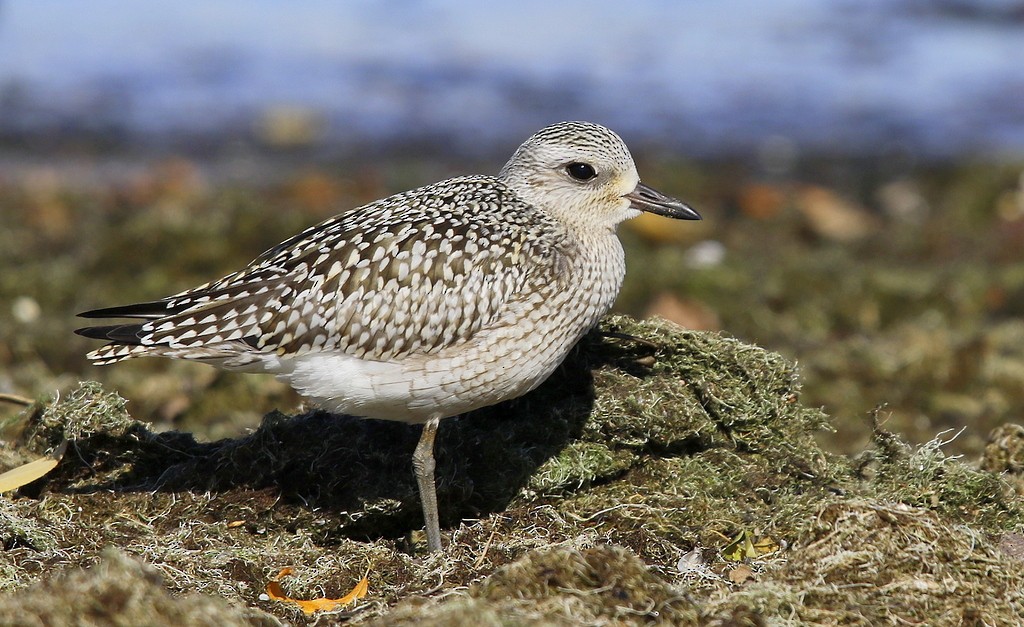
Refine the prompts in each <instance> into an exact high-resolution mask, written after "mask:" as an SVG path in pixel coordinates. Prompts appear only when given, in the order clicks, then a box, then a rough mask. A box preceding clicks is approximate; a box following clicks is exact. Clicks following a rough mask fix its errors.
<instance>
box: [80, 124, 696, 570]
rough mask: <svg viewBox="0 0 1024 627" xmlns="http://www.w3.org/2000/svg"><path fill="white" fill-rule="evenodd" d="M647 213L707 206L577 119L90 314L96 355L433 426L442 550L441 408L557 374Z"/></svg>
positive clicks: (428, 430) (427, 474) (472, 405)
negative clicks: (225, 374)
mask: <svg viewBox="0 0 1024 627" xmlns="http://www.w3.org/2000/svg"><path fill="white" fill-rule="evenodd" d="M643 212H649V213H653V214H658V215H661V216H666V217H668V218H675V219H682V220H700V219H701V216H700V214H698V213H697V211H695V210H694V209H692V208H691V207H689V206H688V205H686V204H685V203H683V202H682V201H679V200H677V199H675V198H672V197H670V196H667V195H665V194H663V193H661V192H659V191H657V190H655V189H653V188H651V187H649V186H647V185H645V184H643V183H641V182H640V177H639V175H638V174H637V169H636V166H635V164H634V162H633V158H632V156H631V154H630V152H629V150H628V148H627V147H626V144H625V143H624V142H623V140H622V139H621V138H620V137H619V136H618V135H617V134H616V133H615V132H613V131H612V130H610V129H608V128H606V127H604V126H601V125H598V124H594V123H591V122H561V123H557V124H552V125H550V126H547V127H545V128H543V129H541V130H539V131H537V132H536V133H534V134H533V135H532V136H530V137H529V138H528V139H527V140H526V141H525V142H523V143H522V145H520V146H519V148H518V149H516V150H515V152H514V153H513V155H512V157H511V158H510V159H509V160H508V162H507V163H506V164H505V165H504V166H503V167H502V168H501V169H500V171H499V172H498V174H497V176H489V175H469V176H460V177H455V178H451V179H448V180H444V181H441V182H439V183H434V184H432V185H426V186H424V187H419V188H417V189H413V190H411V191H406V192H403V193H398V194H395V195H393V196H389V197H387V198H384V199H382V200H377V201H375V202H371V203H369V204H366V205H363V206H361V207H358V208H355V209H351V210H349V211H344V212H342V213H340V214H338V215H336V216H334V217H331V218H329V219H327V220H325V221H323V222H320V223H319V224H316V225H314V226H311V227H309V228H307V229H305V230H304V231H302V232H300V233H299V234H297V235H295V236H294V237H291V238H289V239H286V240H285V241H283V242H281V243H280V244H278V245H277V246H274V247H273V248H271V249H269V250H267V251H266V252H264V253H263V254H261V255H259V256H258V257H257V258H256V259H254V260H253V261H252V262H251V263H250V264H249V265H247V266H246V267H245V268H243V269H241V270H239V271H237V272H232V273H230V274H228V275H226V276H224V277H222V278H220V279H217V280H215V281H211V282H209V283H206V284H203V285H200V286H198V287H195V288H192V289H189V290H186V291H183V292H180V293H178V294H174V295H172V296H168V297H166V298H162V299H160V300H156V301H151V302H143V303H138V304H133V305H127V306H119V307H108V308H103V309H94V310H91V311H86V312H83V313H81V314H78V315H79V316H81V317H84V318H128V319H131V320H132V321H131V322H126V323H120V324H112V325H104V326H89V327H85V328H81V329H77V330H76V331H75V332H76V333H78V334H79V335H83V336H85V337H88V338H93V339H101V340H107V342H108V343H107V344H105V345H103V346H101V347H100V348H98V349H96V350H93V351H92V352H90V353H89V354H88V358H89V359H90V361H91V362H92V363H93V364H95V365H107V364H113V363H115V362H119V361H122V360H125V359H129V358H134V357H143V356H159V357H169V358H175V359H186V360H191V361H196V362H203V363H207V364H211V365H213V366H217V367H220V368H223V369H227V370H233V371H240V372H257V373H271V374H273V375H276V377H277V378H278V379H280V380H282V381H284V382H286V383H288V384H289V385H291V386H292V387H293V388H294V389H295V390H296V391H297V392H298V393H299V394H300V395H302V396H303V397H305V398H306V399H308V400H310V401H311V402H312V403H314V404H315V405H318V406H320V407H321V408H323V409H325V410H327V411H329V412H332V413H336V414H348V415H352V416H358V417H362V418H374V419H383V420H393V421H401V422H406V423H412V424H416V423H419V424H422V425H423V427H422V431H421V434H420V437H419V440H418V442H417V445H416V448H415V450H414V452H413V456H412V466H413V471H414V475H415V478H416V483H417V488H418V492H419V497H420V502H421V506H422V509H423V518H424V524H425V528H426V535H427V548H428V551H430V552H434V551H439V550H441V549H442V541H441V531H440V525H439V522H438V509H437V496H436V485H435V479H434V466H435V459H434V440H435V436H436V433H437V429H438V425H439V424H440V421H441V420H443V419H445V418H449V417H453V416H458V415H462V414H465V413H467V412H470V411H472V410H475V409H478V408H481V407H486V406H490V405H494V404H497V403H499V402H502V401H505V400H509V399H513V398H516V397H519V396H522V395H523V394H526V393H527V392H529V391H531V390H533V389H534V388H536V387H537V386H538V385H540V384H541V383H542V382H543V381H544V380H545V379H547V378H548V376H549V375H551V374H552V373H553V372H554V371H555V370H556V368H557V367H558V366H559V365H560V364H561V362H562V361H563V360H564V359H565V357H566V356H567V355H568V353H569V351H570V350H571V349H572V347H573V346H574V345H575V344H576V342H577V341H578V340H580V339H581V338H582V337H583V336H584V335H585V334H586V333H587V332H588V331H590V330H591V329H592V328H593V327H595V326H596V325H597V323H598V321H599V320H600V319H601V317H602V316H604V315H605V314H606V313H607V312H608V311H609V310H610V309H611V307H612V305H613V303H614V301H615V299H616V297H617V295H618V293H619V289H620V288H621V285H622V280H623V277H624V274H625V255H624V252H623V249H622V245H621V243H620V241H619V239H618V236H617V234H616V229H617V227H618V225H619V224H620V223H622V222H623V221H625V220H628V219H631V218H635V217H637V216H638V215H640V214H641V213H643Z"/></svg>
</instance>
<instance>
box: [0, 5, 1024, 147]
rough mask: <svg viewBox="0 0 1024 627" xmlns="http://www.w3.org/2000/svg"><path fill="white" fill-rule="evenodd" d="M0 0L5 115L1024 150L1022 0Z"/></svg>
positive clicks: (450, 133) (403, 134)
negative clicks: (557, 129) (554, 130)
mask: <svg viewBox="0 0 1024 627" xmlns="http://www.w3.org/2000/svg"><path fill="white" fill-rule="evenodd" d="M0 2H2V4H0V132H10V131H17V132H22V133H33V132H61V131H62V130H81V129H86V130H88V129H94V130H95V129H98V130H101V131H102V130H103V129H115V130H117V131H119V132H124V133H128V134H129V135H132V136H137V137H141V138H161V137H163V138H168V137H174V136H175V135H176V134H178V133H182V132H186V133H214V134H216V133H220V132H243V133H244V132H246V131H247V130H248V129H252V128H254V125H255V124H256V122H257V121H258V120H259V119H261V117H262V116H264V115H266V113H267V112H268V111H274V110H277V109H280V108H281V107H289V108H291V109H296V110H300V111H303V112H309V113H310V114H311V115H313V116H314V117H316V118H317V119H320V120H322V121H323V123H322V125H321V126H320V127H318V128H322V130H323V133H324V138H325V139H327V140H329V141H334V142H340V143H344V142H352V143H365V142H366V141H374V140H378V139H379V140H381V141H395V140H399V139H402V138H413V139H417V138H430V137H450V138H454V139H453V141H455V144H454V145H455V146H456V147H458V148H462V149H463V150H466V151H474V150H489V149H490V148H491V147H492V146H495V145H502V146H504V147H507V143H508V142H510V141H516V140H519V139H521V138H522V137H523V136H525V135H526V134H528V133H529V132H530V131H532V130H534V129H535V128H536V127H538V126H540V125H542V124H545V123H548V122H552V121H556V120H562V119H579V118H584V119H592V120H595V121H599V122H603V123H605V124H608V125H610V126H612V127H614V128H616V129H617V130H619V131H621V132H622V133H623V134H626V135H628V138H629V139H630V141H631V142H632V141H638V140H647V141H649V142H651V143H655V144H663V145H665V146H666V147H671V148H672V149H677V150H682V151H685V152H689V153H692V154H695V155H716V154H735V153H743V152H749V151H751V150H757V149H758V147H759V146H763V145H764V144H765V143H766V142H778V141H780V140H781V141H784V142H789V143H791V144H792V145H793V146H795V147H797V148H799V149H806V150H815V151H821V150H825V151H830V152H836V153H840V154H849V153H863V152H868V153H871V152H878V151H884V150H890V149H894V148H896V149H906V150H911V151H914V152H920V153H923V154H930V155H962V154H965V153H993V152H999V153H1013V154H1018V155H1020V154H1024V0H988V1H986V0H973V1H972V0H945V1H941V0H939V1H934V0H933V1H926V0H920V1H914V0H908V1H903V2H898V1H885V0H838V1H836V0H833V1H825V0H772V1H771V2H765V1H764V0H717V1H715V2H702V1H696V0H691V1H678V2H671V1H669V0H645V1H643V0H642V1H635V2H631V3H628V5H627V3H623V2H621V1H615V0H586V1H581V0H560V1H559V2H550V1H541V0H524V1H520V2H509V3H505V4H504V5H498V4H497V3H481V2H458V1H455V0H447V1H444V0H435V1H419V2H416V1H412V0H404V1H403V0H394V1H387V2H370V1H359V2H338V1H329V0H306V1H304V2H273V1H271V0H221V1H197V0H178V1H177V2H170V3H142V2H133V1H129V0H92V1H90V2H67V1H58V0H8V1H2V0H0Z"/></svg>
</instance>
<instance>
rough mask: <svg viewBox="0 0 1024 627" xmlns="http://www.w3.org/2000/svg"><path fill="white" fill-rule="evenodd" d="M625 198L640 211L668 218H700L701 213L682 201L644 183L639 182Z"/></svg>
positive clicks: (632, 206)
mask: <svg viewBox="0 0 1024 627" xmlns="http://www.w3.org/2000/svg"><path fill="white" fill-rule="evenodd" d="M623 198H628V199H629V206H630V207H631V208H633V209H639V210H640V211H648V212H650V213H656V214H658V215H659V216H665V217H667V218H676V219H677V220H700V214H699V213H697V212H696V211H694V210H693V209H691V208H690V207H688V206H686V205H685V204H683V203H682V202H680V201H678V200H676V199H675V198H672V197H671V196H666V195H665V194H662V193H661V192H659V191H658V190H656V189H654V188H651V187H647V186H646V185H644V184H643V183H637V184H636V189H634V190H633V191H631V192H629V193H628V194H626V195H625V196H623Z"/></svg>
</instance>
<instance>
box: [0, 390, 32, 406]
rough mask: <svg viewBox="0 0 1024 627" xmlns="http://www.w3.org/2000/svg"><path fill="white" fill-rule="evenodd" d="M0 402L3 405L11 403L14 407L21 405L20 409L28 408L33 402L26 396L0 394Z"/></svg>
mask: <svg viewBox="0 0 1024 627" xmlns="http://www.w3.org/2000/svg"><path fill="white" fill-rule="evenodd" d="M0 401H3V402H5V403H12V404H14V405H21V406H22V407H28V406H29V405H31V404H32V403H34V402H35V401H34V400H32V399H31V398H28V397H27V396H18V395H17V394H2V393H0Z"/></svg>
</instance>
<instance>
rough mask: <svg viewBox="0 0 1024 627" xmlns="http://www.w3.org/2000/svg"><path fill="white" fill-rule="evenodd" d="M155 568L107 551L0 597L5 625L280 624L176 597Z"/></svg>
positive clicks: (208, 599) (244, 610)
mask: <svg viewBox="0 0 1024 627" xmlns="http://www.w3.org/2000/svg"><path fill="white" fill-rule="evenodd" d="M162 580H163V578H162V577H161V575H160V573H159V572H158V571H157V570H156V569H155V568H153V567H151V566H147V565H145V564H143V563H141V562H139V561H137V560H133V559H131V558H129V557H127V556H126V555H124V554H123V553H121V552H119V551H116V550H113V549H108V550H105V551H103V552H102V554H101V555H100V556H99V561H98V562H97V563H96V564H95V565H93V566H92V567H91V568H88V569H74V570H70V571H65V572H62V573H59V574H57V575H55V576H50V577H46V578H44V579H42V580H41V581H39V582H38V583H36V584H34V585H32V586H29V587H27V588H24V589H22V590H19V591H18V593H17V594H14V595H11V594H8V595H4V596H0V623H3V624H4V625H11V626H12V627H14V626H19V625H25V626H28V625H153V626H154V627H157V626H160V625H167V626H168V627H170V626H174V627H177V626H179V625H199V626H206V625H208V626H210V627H213V626H218V627H219V626H222V625H223V626H225V627H232V626H236V625H237V626H243V625H259V626H267V627H269V626H271V625H281V624H282V623H281V621H279V620H278V619H276V618H274V617H273V616H271V615H269V614H267V613H265V612H261V611H259V610H256V609H252V608H248V607H245V606H243V605H239V604H237V603H230V602H228V601H225V600H223V599H218V598H215V597H212V596H209V595H200V594H187V595H181V596H172V595H170V594H169V593H168V591H167V589H166V588H164V587H163V583H162Z"/></svg>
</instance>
